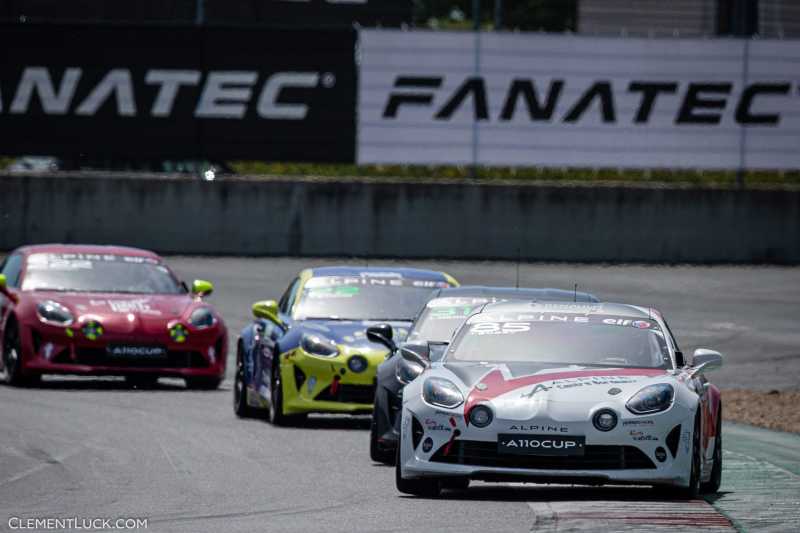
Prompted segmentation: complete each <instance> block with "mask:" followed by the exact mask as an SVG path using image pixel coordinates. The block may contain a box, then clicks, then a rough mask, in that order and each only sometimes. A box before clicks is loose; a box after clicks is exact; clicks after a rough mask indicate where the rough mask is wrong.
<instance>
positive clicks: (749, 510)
mask: <svg viewBox="0 0 800 533" xmlns="http://www.w3.org/2000/svg"><path fill="white" fill-rule="evenodd" d="M328 262H331V261H328V260H306V259H302V260H301V259H242V258H194V257H173V258H170V263H171V264H172V265H173V266H174V267H175V268H176V270H177V271H178V272H179V274H181V275H182V276H183V277H184V278H186V279H193V278H203V279H210V280H212V281H214V282H215V285H216V294H215V295H214V296H212V301H213V303H214V304H215V305H217V307H218V308H219V309H220V311H221V312H222V313H223V315H224V316H225V317H226V320H227V322H228V326H229V328H230V329H231V332H232V342H233V340H234V339H235V334H236V332H237V331H238V330H239V329H240V328H241V327H242V326H243V325H245V324H246V323H247V322H249V304H250V303H251V302H252V301H253V300H256V299H261V298H269V297H277V296H279V295H280V293H281V291H282V290H283V288H284V287H285V285H286V284H287V283H288V282H289V281H290V280H291V278H292V275H293V274H294V272H295V271H297V270H299V269H300V268H302V267H303V266H306V265H315V264H316V265H318V264H322V263H328ZM381 263H383V264H387V263H392V262H381ZM392 264H395V263H392ZM403 264H405V263H403ZM414 264H418V265H422V266H428V267H435V268H441V269H444V270H447V271H448V272H450V273H451V274H453V275H454V276H456V277H457V278H458V279H460V280H461V281H462V283H482V284H512V285H513V284H514V282H515V278H516V270H517V269H516V266H515V265H514V264H512V263H461V262H447V263H433V262H416V263H414ZM519 279H520V285H524V286H555V287H572V284H573V283H574V282H577V283H578V284H579V287H580V288H581V289H583V290H589V291H592V292H594V293H595V294H597V295H598V296H599V297H600V298H602V299H605V300H616V301H623V302H632V303H640V304H645V305H652V306H654V307H657V308H659V309H661V310H662V311H663V312H664V313H665V314H666V316H667V317H668V319H669V320H670V323H671V326H672V329H673V331H674V332H675V334H676V335H677V336H678V338H679V340H681V341H682V343H683V344H684V349H685V351H689V350H690V349H691V348H694V347H699V346H707V347H713V348H718V349H719V350H721V351H722V352H723V353H724V354H725V355H726V357H727V361H726V364H727V366H726V368H725V369H724V370H722V371H720V372H719V373H717V374H715V375H714V376H713V377H714V380H715V381H716V382H717V383H719V384H721V385H722V386H724V387H751V388H762V389H772V388H779V389H789V388H797V387H798V383H799V382H800V379H798V378H800V354H799V352H800V330H798V328H797V316H798V313H797V311H798V309H800V305H799V304H798V302H800V269H792V268H772V267H764V268H761V267H752V268H741V267H736V268H734V267H730V268H729V267H713V268H706V267H642V266H589V265H522V266H521V268H520V271H519ZM231 370H232V365H230V364H229V374H230V371H231ZM230 385H231V384H230V380H226V382H225V383H224V384H223V387H222V389H221V390H219V391H216V392H195V391H186V390H185V389H184V388H183V386H182V385H181V384H180V382H178V381H169V380H162V383H161V384H160V386H159V387H158V389H157V390H153V391H139V390H129V389H126V388H125V387H124V386H123V385H122V383H121V382H120V381H117V380H113V379H103V380H92V379H71V378H59V379H55V380H53V379H50V380H46V381H45V383H44V384H43V385H42V386H41V387H40V388H37V389H11V388H8V387H0V406H1V407H0V428H2V431H0V530H9V529H10V528H9V522H8V519H9V518H11V517H23V518H27V517H79V518H87V517H113V518H116V517H139V518H147V519H148V525H149V527H148V529H147V531H158V532H161V531H168V532H172V531H176V532H182V531H186V532H217V531H299V532H304V533H306V532H309V531H325V532H337V531H342V532H345V531H347V532H349V531H426V532H427V531H459V532H465V531H481V532H485V531H530V530H535V531H574V530H588V531H601V530H626V531H658V530H664V531H674V530H687V529H691V530H698V529H701V530H708V531H734V530H737V529H738V530H740V531H797V530H800V437H798V436H795V435H788V434H782V433H774V432H768V431H761V430H754V429H751V428H747V427H741V426H734V425H726V426H725V427H724V430H723V434H724V443H725V448H726V454H725V472H724V478H723V486H722V490H721V492H720V493H719V494H718V495H716V496H715V497H714V498H713V499H709V501H705V500H697V501H694V502H691V503H685V502H684V503H681V502H671V501H664V500H663V499H661V498H659V496H657V495H656V494H654V493H653V492H652V491H650V490H649V489H646V488H613V487H605V488H584V487H562V486H559V487H554V486H537V485H525V486H517V485H484V484H476V485H475V486H473V487H472V488H470V490H469V491H467V492H466V493H446V494H445V496H444V497H443V498H441V499H436V500H428V499H415V498H410V497H404V496H401V495H400V494H399V493H397V492H396V490H395V488H394V481H393V476H394V471H393V469H392V468H387V467H383V466H378V465H375V464H373V463H372V462H371V461H370V460H369V457H368V453H367V445H368V431H367V429H368V420H367V419H366V418H347V417H312V418H311V419H310V422H309V426H308V427H304V428H274V427H271V426H270V425H268V424H267V423H266V422H264V421H263V420H239V419H237V418H236V417H235V416H234V415H233V412H232V409H231V390H230V388H231V387H230Z"/></svg>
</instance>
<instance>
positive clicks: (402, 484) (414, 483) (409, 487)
mask: <svg viewBox="0 0 800 533" xmlns="http://www.w3.org/2000/svg"><path fill="white" fill-rule="evenodd" d="M394 465H395V466H394V482H395V485H396V486H397V490H399V491H400V492H402V493H403V494H411V495H412V496H420V497H422V498H436V497H438V496H439V495H440V494H441V493H442V483H441V482H440V480H439V479H437V478H421V479H403V476H402V474H401V472H400V444H399V443H398V446H397V452H396V453H395V463H394Z"/></svg>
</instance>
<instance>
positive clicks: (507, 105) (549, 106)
mask: <svg viewBox="0 0 800 533" xmlns="http://www.w3.org/2000/svg"><path fill="white" fill-rule="evenodd" d="M443 81H444V77H443V76H412V75H398V76H397V77H396V78H395V80H394V85H393V90H392V92H390V93H389V95H388V97H387V100H386V104H385V106H384V107H383V112H382V117H383V118H384V119H389V120H393V119H397V118H399V117H400V116H401V113H402V111H403V109H404V108H406V107H412V106H416V107H429V108H431V116H432V118H433V119H434V120H443V121H445V120H450V119H451V118H452V117H453V116H454V115H455V114H456V113H457V112H458V111H459V110H461V109H462V108H468V109H470V110H471V113H472V116H473V118H474V120H476V121H498V122H501V123H502V122H508V121H511V120H513V119H514V118H515V117H518V116H522V117H524V118H526V119H528V120H530V121H532V122H535V121H542V122H553V121H560V122H562V123H565V124H572V123H577V122H580V121H582V120H584V119H585V118H586V117H587V115H588V114H589V113H599V117H600V119H601V121H602V122H603V123H610V124H613V123H616V122H618V118H617V115H618V109H619V107H620V106H619V104H618V103H617V101H616V99H617V97H618V96H619V92H620V91H624V92H625V93H628V94H631V95H633V96H635V97H637V99H638V104H637V107H636V109H635V112H634V113H633V116H632V119H631V120H632V122H633V123H634V124H646V123H648V122H650V120H651V118H652V117H653V115H654V113H653V111H654V109H655V108H656V106H657V105H658V102H659V99H660V98H661V97H663V96H666V95H683V96H682V99H681V103H680V105H679V106H678V107H677V109H676V110H675V112H674V115H673V122H674V123H675V124H677V125H702V124H705V125H716V124H719V123H720V122H721V120H722V117H723V114H724V112H725V109H726V108H728V107H729V106H731V107H732V109H733V110H734V120H735V121H736V122H737V123H739V124H747V125H761V126H777V125H778V123H779V122H780V120H781V115H780V113H777V112H770V111H768V110H766V109H764V108H763V107H760V106H759V100H760V99H761V98H762V97H767V96H772V97H775V96H780V97H786V98H788V97H794V96H797V90H796V88H795V90H792V89H793V84H792V83H790V82H789V81H768V82H754V83H750V84H748V85H746V86H745V87H744V90H743V91H742V92H741V94H738V97H734V95H735V94H736V93H735V92H734V83H733V82H732V81H722V82H713V83H709V82H689V83H685V82H678V81H658V82H655V81H646V80H638V81H630V82H629V83H626V85H625V86H623V87H619V86H615V85H614V82H612V81H608V80H597V81H594V82H592V83H591V84H590V85H588V86H584V87H573V86H569V85H568V82H567V81H566V80H564V79H554V80H551V81H549V83H546V84H545V83H542V82H539V81H537V80H535V79H533V78H512V79H510V80H509V82H508V84H507V85H506V87H505V88H504V89H503V90H502V91H501V94H502V97H500V98H499V99H497V100H495V101H492V100H490V98H489V95H490V92H489V91H488V90H487V83H486V80H485V79H484V78H483V77H481V76H472V77H467V78H465V79H464V80H463V81H461V83H460V84H459V85H458V86H457V88H456V89H455V90H454V91H453V92H452V93H448V94H442V95H439V94H438V93H439V92H440V91H441V90H442V84H443ZM576 91H577V94H578V96H577V98H574V99H573V98H571V97H568V96H566V94H567V93H575V92H576ZM434 96H438V97H440V98H443V100H442V101H443V102H444V103H443V104H442V105H439V106H436V107H434V105H433V102H434ZM437 100H438V98H437ZM559 104H562V105H566V108H565V109H566V112H565V113H563V115H561V116H560V117H557V116H556V109H557V108H558V106H559Z"/></svg>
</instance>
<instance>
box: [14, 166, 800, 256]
mask: <svg viewBox="0 0 800 533" xmlns="http://www.w3.org/2000/svg"><path fill="white" fill-rule="evenodd" d="M0 183H1V184H2V190H1V194H0V249H6V250H8V249H12V248H14V247H16V246H19V245H21V244H26V243H42V242H86V243H115V244H126V245H132V246H140V247H145V248H150V249H153V250H156V251H158V252H162V253H181V254H238V255H294V256H375V257H415V258H460V259H466V258H469V259H482V258H486V259H489V258H492V259H516V258H517V255H518V254H519V256H520V257H521V258H522V259H523V260H557V261H610V262H619V261H641V262H690V263H695V262H696V263H706V262H735V263H754V262H755V263H764V262H765V263H786V264H796V263H800V192H798V191H786V190H782V191H779V190H775V191H769V190H762V191H734V190H712V189H661V188H625V187H605V186H603V187H584V186H577V187H566V186H499V185H472V184H423V183H397V184H388V183H363V182H345V183H333V182H311V181H300V182H295V181H293V182H288V181H286V182H283V181H258V182H256V181H243V180H231V181H218V182H214V183H205V182H200V181H189V180H173V179H144V178H131V179H123V178H111V179H98V178H90V177H69V178H65V177H58V178H54V177H46V178H45V177H16V176H0Z"/></svg>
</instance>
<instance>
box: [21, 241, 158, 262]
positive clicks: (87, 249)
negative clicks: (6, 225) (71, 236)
mask: <svg viewBox="0 0 800 533" xmlns="http://www.w3.org/2000/svg"><path fill="white" fill-rule="evenodd" d="M16 251H17V252H19V253H22V254H25V255H30V254H111V255H128V256H135V257H151V258H153V259H159V260H160V259H161V258H160V257H159V256H158V255H157V254H156V253H154V252H151V251H150V250H142V249H141V248H131V247H129V246H108V245H96V244H32V245H28V246H23V247H21V248H18V249H17V250H16Z"/></svg>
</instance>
